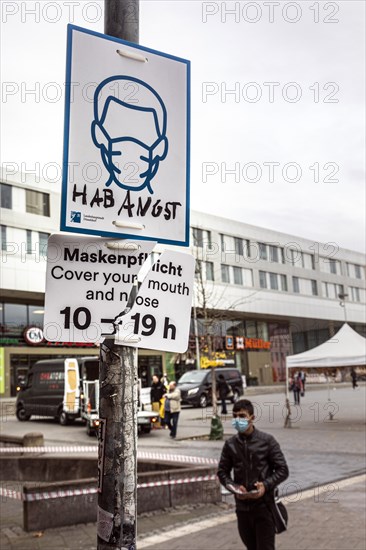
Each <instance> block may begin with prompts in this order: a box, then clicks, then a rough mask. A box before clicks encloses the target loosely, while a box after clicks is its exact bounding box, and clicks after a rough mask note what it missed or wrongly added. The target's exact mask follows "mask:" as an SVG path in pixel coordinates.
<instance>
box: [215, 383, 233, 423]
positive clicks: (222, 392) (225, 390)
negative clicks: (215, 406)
mask: <svg viewBox="0 0 366 550" xmlns="http://www.w3.org/2000/svg"><path fill="white" fill-rule="evenodd" d="M217 391H218V394H219V398H220V401H221V414H227V408H226V397H227V396H228V394H229V393H230V391H231V388H230V386H229V384H228V383H227V382H226V380H225V377H224V375H223V374H219V376H218V379H217Z"/></svg>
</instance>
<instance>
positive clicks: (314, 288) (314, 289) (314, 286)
mask: <svg viewBox="0 0 366 550" xmlns="http://www.w3.org/2000/svg"><path fill="white" fill-rule="evenodd" d="M311 290H312V294H313V296H317V295H318V285H317V283H316V281H311Z"/></svg>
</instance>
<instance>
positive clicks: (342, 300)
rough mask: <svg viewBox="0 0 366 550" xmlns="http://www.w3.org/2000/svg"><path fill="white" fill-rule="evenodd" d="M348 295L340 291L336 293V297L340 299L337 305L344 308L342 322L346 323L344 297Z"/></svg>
mask: <svg viewBox="0 0 366 550" xmlns="http://www.w3.org/2000/svg"><path fill="white" fill-rule="evenodd" d="M347 297H348V294H346V293H344V292H340V293H339V294H338V298H339V300H340V302H339V305H340V306H341V307H343V308H344V322H345V323H347V310H346V298H347Z"/></svg>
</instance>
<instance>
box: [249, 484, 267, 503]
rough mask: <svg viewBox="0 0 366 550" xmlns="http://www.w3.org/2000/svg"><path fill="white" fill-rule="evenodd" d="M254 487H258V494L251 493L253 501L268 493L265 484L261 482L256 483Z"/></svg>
mask: <svg viewBox="0 0 366 550" xmlns="http://www.w3.org/2000/svg"><path fill="white" fill-rule="evenodd" d="M254 485H255V486H256V488H257V491H258V493H249V495H250V496H249V498H251V499H252V498H253V499H257V498H261V497H262V496H263V495H264V493H265V492H266V488H265V486H264V484H263V483H262V482H261V481H257V483H254Z"/></svg>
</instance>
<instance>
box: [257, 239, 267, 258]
mask: <svg viewBox="0 0 366 550" xmlns="http://www.w3.org/2000/svg"><path fill="white" fill-rule="evenodd" d="M258 246H259V258H260V259H261V260H266V259H267V246H266V245H265V243H258Z"/></svg>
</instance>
